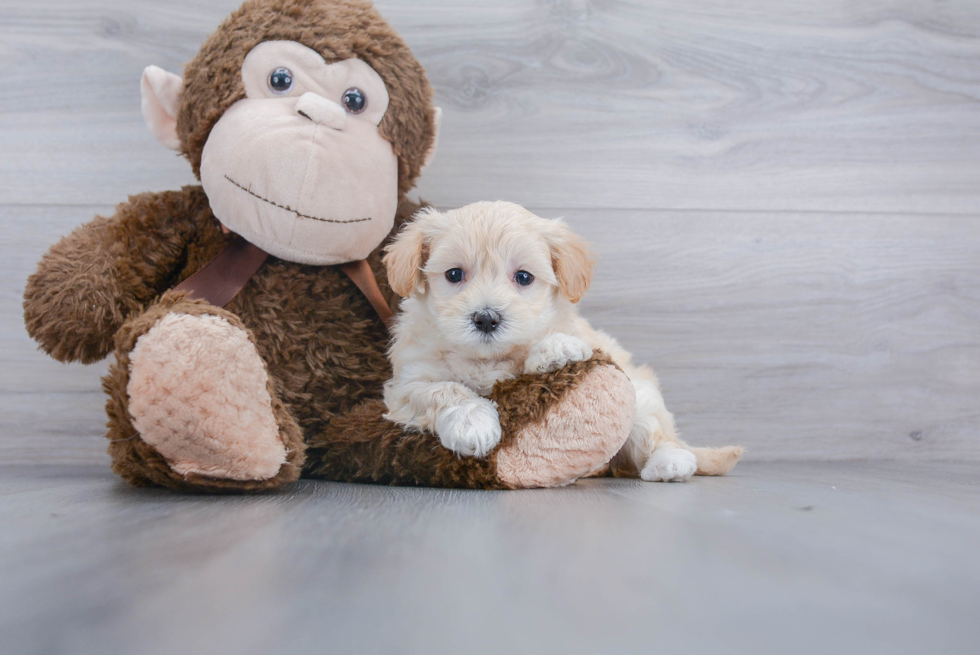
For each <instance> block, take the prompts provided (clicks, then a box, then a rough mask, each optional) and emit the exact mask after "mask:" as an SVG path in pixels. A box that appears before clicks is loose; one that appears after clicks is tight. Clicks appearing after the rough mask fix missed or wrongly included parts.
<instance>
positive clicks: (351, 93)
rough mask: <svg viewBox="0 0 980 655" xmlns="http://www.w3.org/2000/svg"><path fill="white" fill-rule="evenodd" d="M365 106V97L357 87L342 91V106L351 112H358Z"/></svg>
mask: <svg viewBox="0 0 980 655" xmlns="http://www.w3.org/2000/svg"><path fill="white" fill-rule="evenodd" d="M365 107H367V97H366V96H365V95H364V93H363V92H362V91H361V90H360V89H357V88H352V89H347V90H346V91H344V108H345V109H346V110H347V111H349V112H350V113H352V114H360V113H361V112H362V111H364V108H365Z"/></svg>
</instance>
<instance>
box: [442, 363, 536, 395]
mask: <svg viewBox="0 0 980 655" xmlns="http://www.w3.org/2000/svg"><path fill="white" fill-rule="evenodd" d="M446 365H447V366H448V368H449V370H450V371H451V372H452V374H453V378H454V380H455V381H456V382H459V383H460V384H462V385H465V386H467V387H469V388H470V389H472V390H473V391H475V392H477V393H478V394H480V395H481V396H488V395H490V392H491V391H492V390H493V385H494V384H496V383H497V382H499V381H500V380H509V379H511V378H513V377H516V376H517V373H518V372H519V370H518V369H519V366H518V365H517V363H516V362H514V361H513V360H510V359H505V360H473V359H467V358H464V357H457V356H453V355H448V356H447V357H446Z"/></svg>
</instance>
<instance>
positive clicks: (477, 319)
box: [472, 309, 500, 334]
mask: <svg viewBox="0 0 980 655" xmlns="http://www.w3.org/2000/svg"><path fill="white" fill-rule="evenodd" d="M472 318H473V326H474V327H475V328H476V329H477V330H479V331H480V332H482V333H483V334H490V333H491V332H493V331H494V330H496V329H497V327H498V326H499V325H500V314H498V313H497V312H495V311H493V310H492V309H481V310H480V311H478V312H475V313H474V314H473V317H472Z"/></svg>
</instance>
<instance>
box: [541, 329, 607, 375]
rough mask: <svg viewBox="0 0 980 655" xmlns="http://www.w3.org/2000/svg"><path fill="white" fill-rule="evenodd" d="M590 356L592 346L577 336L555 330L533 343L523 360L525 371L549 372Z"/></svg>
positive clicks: (582, 360)
mask: <svg viewBox="0 0 980 655" xmlns="http://www.w3.org/2000/svg"><path fill="white" fill-rule="evenodd" d="M590 357H592V348H590V347H589V344H587V343H585V342H584V341H582V340H581V339H579V338H578V337H573V336H571V335H568V334H563V333H561V332H556V333H554V334H550V335H548V336H546V337H545V338H544V339H542V340H541V341H539V342H538V343H536V344H534V346H533V347H532V348H531V353H530V354H529V355H528V356H527V361H525V362H524V372H525V373H550V372H551V371H557V370H558V369H560V368H561V367H563V366H565V365H567V364H571V363H572V362H584V361H585V360H587V359H588V358H590Z"/></svg>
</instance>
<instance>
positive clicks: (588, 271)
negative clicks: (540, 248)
mask: <svg viewBox="0 0 980 655" xmlns="http://www.w3.org/2000/svg"><path fill="white" fill-rule="evenodd" d="M548 223H549V225H548V227H547V228H546V229H545V232H544V238H545V241H547V242H548V247H549V248H550V249H551V265H552V267H553V268H554V269H555V277H556V278H558V290H559V291H561V294H562V295H563V296H565V297H566V298H568V299H569V300H570V301H571V302H573V303H576V302H578V301H579V300H581V299H582V296H584V295H585V292H586V291H588V290H589V286H590V285H591V284H592V269H594V268H595V256H594V255H593V254H592V251H591V249H590V248H589V242H588V241H586V240H585V239H583V238H582V237H580V236H579V235H577V234H575V232H573V231H572V228H570V227H568V225H566V224H565V222H564V221H562V220H561V219H556V220H550V221H548Z"/></svg>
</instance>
